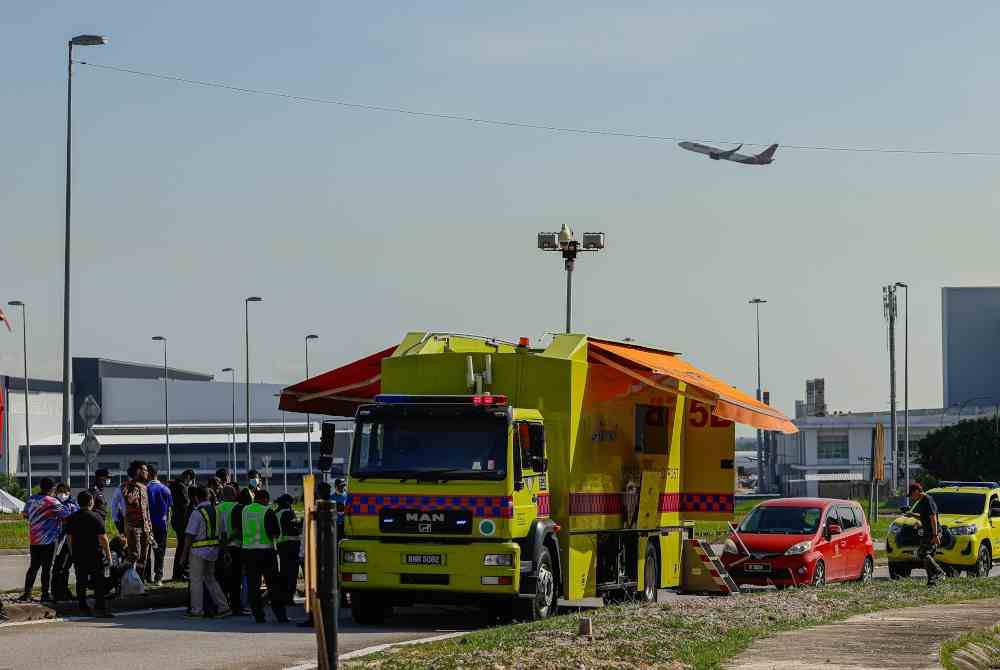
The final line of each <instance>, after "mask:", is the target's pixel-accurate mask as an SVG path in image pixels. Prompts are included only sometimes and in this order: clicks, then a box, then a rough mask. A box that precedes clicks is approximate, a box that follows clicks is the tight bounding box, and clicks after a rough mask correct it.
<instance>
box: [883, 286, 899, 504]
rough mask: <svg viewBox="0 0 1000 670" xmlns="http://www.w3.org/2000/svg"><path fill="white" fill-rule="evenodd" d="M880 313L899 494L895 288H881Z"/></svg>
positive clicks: (895, 488)
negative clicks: (886, 344)
mask: <svg viewBox="0 0 1000 670" xmlns="http://www.w3.org/2000/svg"><path fill="white" fill-rule="evenodd" d="M882 312H883V314H884V316H885V319H886V321H888V322H889V439H890V440H892V479H891V480H890V482H891V485H892V490H893V492H895V493H898V492H899V460H898V459H897V456H898V455H899V441H898V438H897V437H896V286H895V284H889V285H888V286H883V287H882Z"/></svg>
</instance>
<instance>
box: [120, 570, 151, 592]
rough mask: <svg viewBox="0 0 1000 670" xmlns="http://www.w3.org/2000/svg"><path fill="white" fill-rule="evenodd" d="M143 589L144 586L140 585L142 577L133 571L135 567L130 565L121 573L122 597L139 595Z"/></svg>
mask: <svg viewBox="0 0 1000 670" xmlns="http://www.w3.org/2000/svg"><path fill="white" fill-rule="evenodd" d="M145 591H146V587H145V586H143V585H142V578H141V577H139V573H138V572H136V571H135V567H134V566H130V567H129V568H128V569H127V570H126V571H125V574H123V575H122V589H121V592H122V597H126V596H141V595H142V594H143V593H145Z"/></svg>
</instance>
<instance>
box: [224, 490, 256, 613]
mask: <svg viewBox="0 0 1000 670" xmlns="http://www.w3.org/2000/svg"><path fill="white" fill-rule="evenodd" d="M246 502H247V504H249V503H251V502H253V501H252V500H251V498H250V492H249V491H248V492H247V497H246ZM237 507H239V508H240V511H241V513H242V509H243V506H239V505H238V504H237V502H236V489H235V488H233V487H232V486H229V485H228V484H227V485H226V486H224V487H223V488H222V502H221V503H219V504H218V505H216V506H215V511H216V512H217V513H218V515H219V544H220V547H219V552H220V556H219V561H218V562H217V563H216V567H218V566H222V569H221V571H220V570H217V571H216V576H219V574H220V572H221V575H222V576H221V577H220V579H221V584H222V590H223V591H225V593H226V598H228V599H229V609H231V610H232V611H233V616H237V615H241V614H246V613H247V612H246V610H244V609H243V608H242V605H241V603H242V600H241V599H240V598H241V592H242V590H243V561H242V559H241V558H240V540H241V539H242V538H241V537H240V536H239V535H238V534H237V533H236V532H235V531H234V530H233V510H235V509H236V508H237Z"/></svg>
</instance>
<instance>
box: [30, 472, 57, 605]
mask: <svg viewBox="0 0 1000 670" xmlns="http://www.w3.org/2000/svg"><path fill="white" fill-rule="evenodd" d="M55 485H56V484H55V482H54V481H52V479H51V478H50V477H42V479H41V481H39V482H38V493H36V494H35V495H33V496H29V497H28V500H27V501H25V503H24V510H23V511H22V512H21V515H22V516H23V517H24V518H26V519H27V520H28V542H29V543H30V545H31V549H30V552H31V562H30V564H29V565H28V572H27V573H26V574H25V575H24V593H23V594H22V595H21V597H20V598H18V602H22V603H24V602H31V592H32V590H33V589H34V588H35V577H37V576H38V571H39V570H41V571H42V601H51V600H52V595H51V593H50V586H51V582H52V559H53V558H55V550H56V543H57V542H58V541H59V534H60V533H61V532H62V526H63V521H64V520H65V519H66V517H68V516H69V513H68V512H67V510H66V508H65V507H64V506H63V504H62V503H60V502H59V501H58V500H56V499H55V498H54V497H53V496H52V495H51V494H52V489H53V488H54V487H55Z"/></svg>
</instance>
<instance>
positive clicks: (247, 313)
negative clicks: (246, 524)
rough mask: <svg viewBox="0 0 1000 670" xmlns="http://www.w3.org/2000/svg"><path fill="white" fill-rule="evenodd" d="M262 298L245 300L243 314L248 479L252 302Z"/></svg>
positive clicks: (256, 297)
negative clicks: (245, 342)
mask: <svg viewBox="0 0 1000 670" xmlns="http://www.w3.org/2000/svg"><path fill="white" fill-rule="evenodd" d="M261 300H262V298H261V297H260V296H256V295H252V296H250V297H249V298H245V299H244V300H243V312H244V314H243V316H244V323H245V324H246V339H247V479H249V478H250V469H251V468H252V467H253V466H252V465H251V463H252V462H253V461H252V458H251V457H252V455H253V454H252V453H251V445H250V303H252V302H260V301H261Z"/></svg>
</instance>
